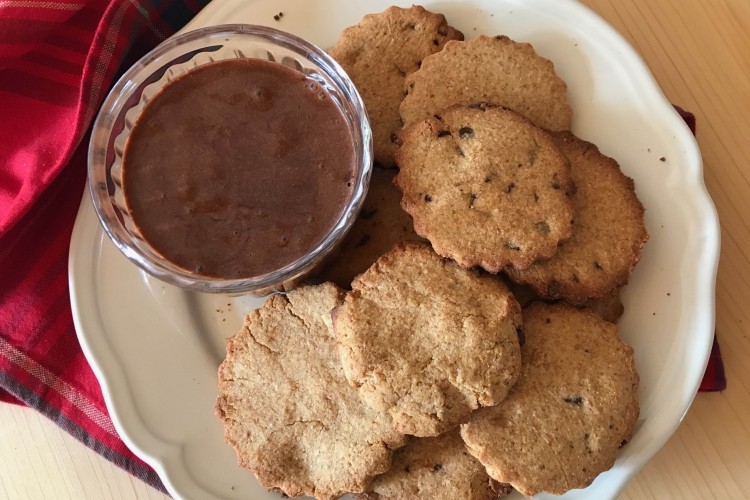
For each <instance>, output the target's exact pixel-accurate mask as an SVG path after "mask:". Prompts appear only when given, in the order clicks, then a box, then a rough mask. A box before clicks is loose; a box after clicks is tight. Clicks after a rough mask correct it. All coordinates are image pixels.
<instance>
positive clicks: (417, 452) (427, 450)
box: [357, 429, 510, 500]
mask: <svg viewBox="0 0 750 500" xmlns="http://www.w3.org/2000/svg"><path fill="white" fill-rule="evenodd" d="M509 493H510V491H509V487H508V485H503V484H499V483H498V482H497V481H495V480H493V479H492V478H491V477H490V476H488V475H487V472H486V471H485V470H484V466H483V465H482V464H480V463H479V462H478V461H477V460H476V459H475V458H474V457H472V456H471V455H470V454H469V452H468V451H466V446H465V445H464V442H463V440H462V439H461V436H460V434H459V432H458V429H454V430H452V431H449V432H446V433H443V434H441V435H440V436H437V437H429V438H411V439H410V440H409V442H408V443H406V446H404V447H403V448H400V449H399V450H397V451H396V452H395V453H394V455H393V464H392V465H391V468H390V469H388V471H387V472H386V473H384V474H381V475H380V476H377V477H376V478H375V479H374V480H373V482H372V485H371V486H370V488H369V489H368V492H367V493H365V494H364V495H358V496H357V498H358V500H397V499H404V498H425V499H428V498H429V499H430V500H455V499H458V498H460V499H464V500H494V499H497V498H498V497H500V496H504V495H507V494H509Z"/></svg>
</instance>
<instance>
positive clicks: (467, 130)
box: [458, 127, 474, 139]
mask: <svg viewBox="0 0 750 500" xmlns="http://www.w3.org/2000/svg"><path fill="white" fill-rule="evenodd" d="M458 136H459V137H460V138H461V139H468V138H469V137H474V129H473V128H471V127H461V128H460V129H459V130H458Z"/></svg>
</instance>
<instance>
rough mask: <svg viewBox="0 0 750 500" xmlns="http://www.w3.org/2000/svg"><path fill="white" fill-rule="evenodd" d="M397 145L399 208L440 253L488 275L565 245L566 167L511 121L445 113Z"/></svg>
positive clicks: (496, 110)
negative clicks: (407, 214) (560, 244)
mask: <svg viewBox="0 0 750 500" xmlns="http://www.w3.org/2000/svg"><path fill="white" fill-rule="evenodd" d="M400 141H401V143H402V145H401V147H400V148H399V149H398V151H397V152H396V161H397V162H398V165H399V167H400V171H399V173H398V175H397V176H396V179H395V183H396V185H397V186H398V188H399V189H400V190H401V192H402V193H403V198H402V199H401V206H402V207H404V210H406V211H407V212H408V213H409V214H411V216H412V218H413V219H414V229H415V231H416V232H417V234H419V235H420V236H423V237H425V238H427V239H428V240H430V243H432V246H433V248H434V249H435V251H436V252H437V253H438V254H440V255H442V256H444V257H450V258H452V259H454V260H456V262H458V263H459V264H460V265H462V266H464V267H473V266H481V267H483V268H484V269H486V270H488V271H490V272H498V271H499V270H501V269H502V268H503V267H505V266H507V265H511V266H513V267H517V268H519V269H523V268H526V267H528V266H529V265H531V263H533V262H534V261H535V260H537V259H540V258H547V257H550V256H551V255H552V254H553V253H555V251H556V250H557V244H558V242H560V241H561V240H564V239H565V238H568V237H569V236H570V234H571V231H572V230H571V225H572V221H573V215H574V212H573V206H572V204H571V201H570V194H571V193H572V192H573V191H574V185H573V182H572V180H571V177H570V167H569V165H568V160H567V159H566V158H565V157H564V156H563V155H562V153H560V151H559V150H558V148H557V146H555V144H554V142H553V141H552V139H551V138H550V137H549V135H548V134H547V133H546V132H544V131H543V130H541V129H539V128H537V127H535V126H534V125H533V124H532V123H531V122H529V121H528V120H526V119H525V118H524V117H522V116H521V115H519V114H518V113H515V112H513V111H511V110H508V109H505V108H502V107H499V106H491V105H486V104H480V105H474V106H453V107H450V108H448V109H446V110H444V111H441V112H440V114H439V115H435V116H433V117H431V118H428V119H427V120H425V121H421V122H417V123H413V124H412V125H409V126H408V127H406V128H405V129H404V130H403V131H402V132H401V135H400Z"/></svg>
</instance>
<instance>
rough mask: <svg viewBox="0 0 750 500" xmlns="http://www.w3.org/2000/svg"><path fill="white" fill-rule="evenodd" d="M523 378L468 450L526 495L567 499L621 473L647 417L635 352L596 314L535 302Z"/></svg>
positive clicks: (485, 413)
mask: <svg viewBox="0 0 750 500" xmlns="http://www.w3.org/2000/svg"><path fill="white" fill-rule="evenodd" d="M523 321H524V328H523V331H524V334H525V338H526V341H525V343H524V345H523V347H522V361H523V364H522V369H521V375H520V377H519V378H518V382H517V383H516V385H515V386H513V389H511V392H510V394H508V397H507V398H506V399H505V400H504V401H503V402H502V403H501V404H500V405H498V406H496V407H494V408H488V409H486V410H480V411H478V412H477V413H475V414H474V415H473V416H472V419H471V421H469V423H467V424H465V425H463V426H462V428H461V437H462V438H463V439H464V442H465V443H466V446H467V448H468V450H469V452H470V453H471V454H472V455H474V456H475V457H476V458H477V459H478V460H479V461H480V462H481V463H482V464H483V465H484V466H485V467H486V468H487V473H488V474H489V475H490V476H492V477H493V478H494V479H496V480H497V481H502V482H507V483H510V484H511V485H512V486H513V487H514V488H515V489H517V490H518V491H520V492H521V493H522V494H524V495H526V496H533V495H535V494H537V493H540V492H547V493H552V494H555V495H559V494H562V493H564V492H566V491H568V490H570V489H573V488H584V487H586V486H588V485H589V484H591V482H592V481H593V480H594V478H596V476H597V475H599V473H601V472H603V471H605V470H607V469H609V468H611V467H612V465H613V464H614V461H615V457H616V456H617V452H618V449H619V448H620V447H621V445H622V444H623V443H624V442H626V441H627V440H629V439H630V437H631V435H632V433H633V429H634V426H635V423H636V420H637V418H638V414H639V406H638V397H637V392H638V382H639V377H638V373H637V372H636V369H635V363H634V359H633V349H632V348H631V347H629V346H628V345H626V344H625V343H624V342H623V341H622V340H621V339H620V337H619V335H618V332H617V327H616V326H615V325H614V324H612V323H609V322H607V321H604V320H603V319H601V318H599V317H598V316H597V315H596V314H595V313H594V312H593V311H591V310H588V309H578V308H575V307H573V306H570V305H566V304H562V303H558V304H545V303H543V302H535V303H533V304H531V305H529V306H528V307H527V308H526V309H524V312H523Z"/></svg>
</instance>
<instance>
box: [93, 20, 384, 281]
mask: <svg viewBox="0 0 750 500" xmlns="http://www.w3.org/2000/svg"><path fill="white" fill-rule="evenodd" d="M233 58H255V59H263V60H269V61H275V62H277V63H279V64H283V65H285V66H288V67H291V68H294V69H296V70H298V71H300V72H302V73H304V74H305V75H307V77H309V78H311V79H313V80H315V81H316V82H318V83H319V84H320V85H321V86H322V87H323V88H324V89H325V90H326V91H327V92H328V93H329V94H330V96H331V97H332V99H333V100H334V102H335V103H336V104H337V106H338V107H339V109H340V110H341V112H342V114H343V115H344V117H345V118H346V121H347V124H348V126H349V129H350V132H351V136H352V139H353V142H354V147H355V155H356V159H355V162H356V164H355V166H354V178H355V182H354V186H353V190H352V195H351V198H350V199H349V200H348V203H347V205H346V207H345V209H344V211H343V212H342V213H341V215H340V217H339V219H338V221H337V222H336V223H335V224H334V226H333V228H332V229H331V230H330V232H329V233H328V234H327V235H326V236H325V237H324V238H323V239H322V241H321V242H320V243H319V244H318V245H317V246H315V248H313V249H312V250H311V251H310V252H309V253H307V254H306V255H304V256H302V257H301V258H299V259H298V260H296V261H294V262H291V263H289V264H288V265H285V266H284V267H282V268H280V269H276V270H273V271H270V272H268V273H266V274H263V275H259V276H248V277H243V278H239V279H223V278H214V277H207V276H203V275H200V274H196V273H193V272H190V271H188V270H186V269H184V268H182V267H179V266H177V265H175V264H173V263H172V262H170V261H168V260H167V259H165V258H164V257H163V256H162V255H160V253H159V252H157V251H156V250H155V249H154V248H152V247H151V245H150V244H149V243H148V242H147V241H146V240H144V239H143V238H142V237H141V236H140V234H139V232H138V231H137V229H136V227H135V224H134V222H133V220H132V218H131V216H130V214H129V213H128V210H127V206H126V203H125V198H124V194H123V189H122V156H123V152H124V149H125V144H126V141H127V139H128V136H129V134H130V131H131V129H132V128H133V124H134V123H135V121H136V119H137V117H138V115H139V114H140V112H141V110H142V108H143V107H144V106H145V105H146V103H147V102H148V101H149V99H150V98H151V97H152V96H154V94H156V93H157V92H159V90H161V89H162V88H163V87H164V86H165V85H166V84H167V83H168V82H170V81H171V80H173V79H175V78H177V77H179V76H181V75H183V74H185V73H186V72H188V71H190V70H191V69H193V68H195V67H197V66H200V65H203V64H208V63H211V62H214V61H220V60H225V59H233ZM371 170H372V133H371V130H370V124H369V121H368V119H367V113H366V111H365V107H364V104H363V103H362V99H361V98H360V96H359V94H358V92H357V90H356V89H355V87H354V84H353V83H352V81H351V80H350V79H349V77H348V76H347V75H346V73H345V72H344V70H343V69H341V67H340V66H339V65H338V64H337V63H336V62H335V61H334V60H333V59H332V58H331V57H330V56H328V54H326V53H325V52H324V51H323V50H321V49H320V48H318V47H316V46H315V45H313V44H311V43H309V42H306V41H304V40H302V39H300V38H298V37H296V36H294V35H291V34H288V33H284V32H282V31H278V30H275V29H272V28H267V27H263V26H253V25H243V24H231V25H222V26H212V27H209V28H202V29H199V30H195V31H191V32H188V33H184V34H182V35H179V36H176V37H174V38H171V39H169V40H167V41H165V42H164V43H162V44H161V45H159V46H158V47H157V48H156V49H154V50H153V51H151V52H150V53H149V54H147V55H146V56H144V57H143V58H142V59H141V60H140V61H138V62H137V63H136V64H135V65H134V66H133V67H131V68H130V69H129V70H128V71H127V72H126V73H125V74H124V75H123V76H122V78H120V80H119V81H118V82H117V84H116V85H115V86H114V88H113V89H112V91H111V92H110V93H109V95H108V96H107V99H106V100H105V101H104V104H103V105H102V108H101V110H100V112H99V115H98V117H97V119H96V121H95V123H94V128H93V132H92V136H91V143H90V146H89V156H88V182H89V190H90V193H91V196H92V198H93V201H94V207H95V210H96V213H97V215H98V217H99V220H100V221H101V223H102V225H103V226H104V229H105V231H106V233H107V235H109V237H110V238H111V239H112V241H113V242H114V244H115V245H116V246H117V247H118V248H119V249H120V251H122V253H123V254H124V255H125V256H126V257H127V258H128V259H130V261H132V262H133V263H134V264H136V265H137V266H139V267H140V268H141V269H143V270H144V271H146V272H148V273H149V274H151V275H153V276H155V277H157V278H159V279H161V280H163V281H165V282H167V283H171V284H173V285H176V286H179V287H183V288H188V289H192V290H198V291H203V292H217V293H253V294H255V295H264V294H267V293H269V292H273V291H276V290H279V291H283V290H288V289H290V288H291V287H293V286H294V285H295V284H296V283H297V282H299V280H301V279H303V278H304V277H305V276H307V275H308V274H309V273H310V272H311V271H312V270H313V269H315V268H316V267H317V266H318V265H319V264H321V263H322V262H323V260H324V259H325V258H326V257H327V256H328V255H330V254H331V252H332V251H333V250H334V249H336V248H337V247H338V244H339V243H340V242H341V240H342V239H343V237H344V235H345V234H346V232H347V231H348V230H349V228H350V227H351V225H352V224H353V222H354V220H355V218H356V216H357V214H358V213H359V210H360V208H361V206H362V203H363V201H364V198H365V195H366V193H367V187H368V185H369V181H370V173H371Z"/></svg>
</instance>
